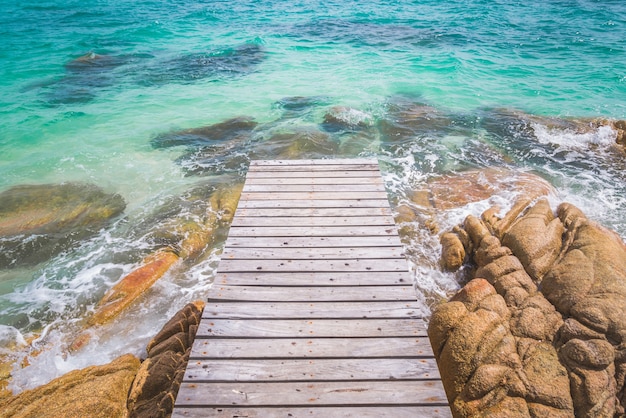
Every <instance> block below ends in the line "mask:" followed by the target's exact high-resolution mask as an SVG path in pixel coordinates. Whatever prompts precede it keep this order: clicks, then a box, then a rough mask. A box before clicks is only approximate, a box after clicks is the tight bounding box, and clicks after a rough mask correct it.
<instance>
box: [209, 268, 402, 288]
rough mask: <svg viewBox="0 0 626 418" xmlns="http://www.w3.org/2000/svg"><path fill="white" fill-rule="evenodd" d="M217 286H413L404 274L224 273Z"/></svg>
mask: <svg viewBox="0 0 626 418" xmlns="http://www.w3.org/2000/svg"><path fill="white" fill-rule="evenodd" d="M214 283H216V284H228V285H232V286H259V285H265V286H312V285H313V286H392V285H399V286H404V285H406V284H410V283H412V280H411V278H410V277H409V276H408V275H407V274H406V272H403V271H397V272H374V271H372V272H358V273H357V272H305V273H303V272H296V273H276V272H274V273H272V272H256V273H224V272H218V273H217V275H216V277H215V281H214Z"/></svg>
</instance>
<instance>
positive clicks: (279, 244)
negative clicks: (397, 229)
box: [225, 235, 401, 251]
mask: <svg viewBox="0 0 626 418" xmlns="http://www.w3.org/2000/svg"><path fill="white" fill-rule="evenodd" d="M399 245H401V244H400V238H398V237H397V236H395V235H378V236H370V237H367V239H363V238H362V237H249V236H244V237H237V236H229V237H228V241H227V242H226V249H225V251H227V250H228V249H229V248H238V247H242V248H243V247H246V248H260V247H261V248H269V247H271V248H352V247H360V248H366V247H398V246H399Z"/></svg>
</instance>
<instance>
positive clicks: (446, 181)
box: [412, 168, 554, 210]
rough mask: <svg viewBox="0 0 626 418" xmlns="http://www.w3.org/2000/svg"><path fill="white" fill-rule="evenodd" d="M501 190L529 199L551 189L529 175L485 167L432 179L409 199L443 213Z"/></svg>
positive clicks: (537, 178)
mask: <svg viewBox="0 0 626 418" xmlns="http://www.w3.org/2000/svg"><path fill="white" fill-rule="evenodd" d="M503 191H506V192H514V193H516V194H518V195H521V196H526V197H529V198H531V199H532V198H536V197H540V196H546V195H549V194H550V193H553V191H554V188H553V187H552V186H551V185H550V183H548V182H547V181H545V180H544V179H542V178H541V177H539V176H536V175H534V174H531V173H517V172H512V171H509V170H505V169H499V168H487V169H483V170H476V171H466V172H461V173H458V174H451V175H445V176H441V177H437V178H434V179H432V180H430V181H429V182H428V184H427V185H426V189H424V190H416V191H414V192H413V195H412V200H413V201H414V202H416V203H417V204H420V205H422V206H426V205H428V206H431V207H434V208H436V209H442V210H447V209H452V208H457V207H461V206H465V205H467V204H469V203H473V202H479V201H481V200H486V199H489V198H490V197H491V196H492V195H494V194H497V193H501V192H503ZM428 206H426V207H428Z"/></svg>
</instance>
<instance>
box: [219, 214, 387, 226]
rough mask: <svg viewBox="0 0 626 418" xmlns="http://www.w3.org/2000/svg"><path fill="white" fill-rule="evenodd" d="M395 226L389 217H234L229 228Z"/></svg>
mask: <svg viewBox="0 0 626 418" xmlns="http://www.w3.org/2000/svg"><path fill="white" fill-rule="evenodd" d="M285 225H289V226H290V227H294V228H295V227H301V226H306V227H308V226H368V227H370V226H395V222H394V221H393V218H391V217H390V216H328V217H317V218H308V217H284V218H283V217H270V218H268V217H260V216H236V217H235V219H233V222H232V224H231V227H237V226H285Z"/></svg>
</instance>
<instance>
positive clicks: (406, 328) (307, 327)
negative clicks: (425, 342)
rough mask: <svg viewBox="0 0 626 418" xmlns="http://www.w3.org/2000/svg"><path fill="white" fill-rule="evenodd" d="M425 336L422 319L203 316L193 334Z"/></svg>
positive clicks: (244, 336)
mask: <svg viewBox="0 0 626 418" xmlns="http://www.w3.org/2000/svg"><path fill="white" fill-rule="evenodd" d="M269 336H271V337H274V338H296V337H304V338H313V337H316V338H324V337H333V338H337V337H425V336H426V327H425V325H424V321H423V320H422V319H317V320H306V319H257V320H250V319H206V320H202V321H201V322H200V325H199V326H198V331H197V334H196V338H211V337H235V338H267V337H269Z"/></svg>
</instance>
